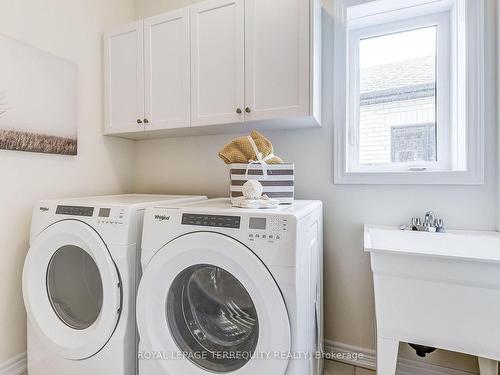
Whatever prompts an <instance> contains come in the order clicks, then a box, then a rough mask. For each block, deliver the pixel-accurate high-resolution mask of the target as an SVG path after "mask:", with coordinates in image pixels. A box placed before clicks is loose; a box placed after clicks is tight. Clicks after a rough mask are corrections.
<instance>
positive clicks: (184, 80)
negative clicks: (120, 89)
mask: <svg viewBox="0 0 500 375" xmlns="http://www.w3.org/2000/svg"><path fill="white" fill-rule="evenodd" d="M189 48H190V46H189V9H188V8H185V9H181V10H177V11H173V12H169V13H165V14H161V15H159V16H156V17H151V18H148V19H146V20H144V72H145V117H146V119H147V123H146V125H145V127H146V130H157V129H171V128H182V127H189V126H190V105H189V101H190V74H191V73H190V67H189Z"/></svg>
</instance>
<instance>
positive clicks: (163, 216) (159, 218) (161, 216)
mask: <svg viewBox="0 0 500 375" xmlns="http://www.w3.org/2000/svg"><path fill="white" fill-rule="evenodd" d="M155 220H158V221H165V220H170V216H167V215H155Z"/></svg>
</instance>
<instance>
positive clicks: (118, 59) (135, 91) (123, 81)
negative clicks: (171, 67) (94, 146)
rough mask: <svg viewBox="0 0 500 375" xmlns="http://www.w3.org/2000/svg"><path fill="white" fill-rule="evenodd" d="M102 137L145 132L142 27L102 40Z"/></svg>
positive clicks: (112, 34) (138, 24) (133, 25)
mask: <svg viewBox="0 0 500 375" xmlns="http://www.w3.org/2000/svg"><path fill="white" fill-rule="evenodd" d="M104 69H105V75H106V80H105V95H106V101H105V103H106V104H105V114H106V119H105V133H106V134H116V133H129V132H134V131H142V130H144V126H143V120H144V67H143V23H142V21H139V22H134V23H132V24H130V25H128V26H126V27H124V28H122V29H120V30H117V31H116V32H113V33H111V34H108V35H106V36H105V68H104Z"/></svg>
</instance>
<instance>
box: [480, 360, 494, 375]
mask: <svg viewBox="0 0 500 375" xmlns="http://www.w3.org/2000/svg"><path fill="white" fill-rule="evenodd" d="M478 361H479V373H480V374H481V375H498V362H497V361H494V360H493V359H488V358H481V357H478Z"/></svg>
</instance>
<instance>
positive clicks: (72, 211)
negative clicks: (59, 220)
mask: <svg viewBox="0 0 500 375" xmlns="http://www.w3.org/2000/svg"><path fill="white" fill-rule="evenodd" d="M56 215H66V216H81V217H89V218H94V219H93V222H95V221H94V220H97V223H98V224H111V225H122V224H124V218H125V209H124V208H121V207H114V208H111V207H92V206H67V205H58V206H57V207H56Z"/></svg>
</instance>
